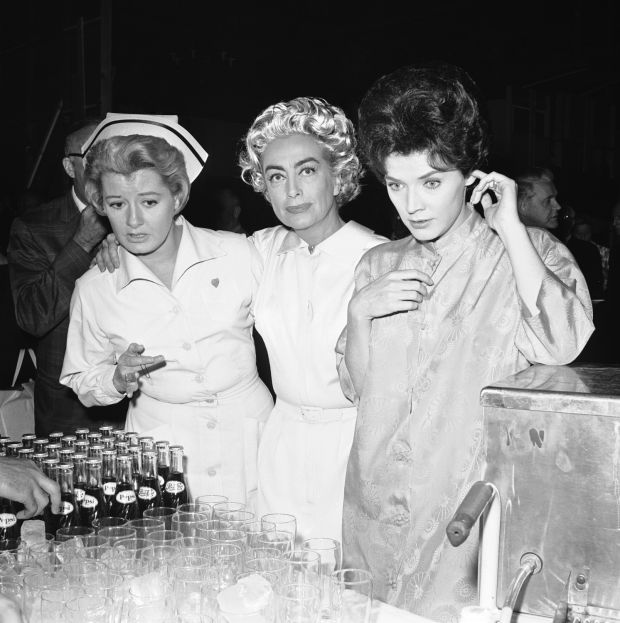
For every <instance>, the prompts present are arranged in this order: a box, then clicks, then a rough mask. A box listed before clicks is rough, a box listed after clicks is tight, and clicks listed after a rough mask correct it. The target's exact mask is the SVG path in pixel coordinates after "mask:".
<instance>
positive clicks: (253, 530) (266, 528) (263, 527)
mask: <svg viewBox="0 0 620 623" xmlns="http://www.w3.org/2000/svg"><path fill="white" fill-rule="evenodd" d="M275 529H276V524H274V523H271V522H269V521H264V522H263V521H261V520H260V519H251V520H250V521H245V522H243V524H241V530H243V531H244V532H245V544H246V548H247V549H248V550H251V549H254V548H255V547H261V545H262V544H261V543H259V539H262V538H263V537H264V533H265V532H274V531H275Z"/></svg>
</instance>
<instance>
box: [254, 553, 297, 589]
mask: <svg viewBox="0 0 620 623" xmlns="http://www.w3.org/2000/svg"><path fill="white" fill-rule="evenodd" d="M245 568H246V569H247V571H252V572H255V573H258V574H262V573H264V572H267V573H271V574H273V575H275V576H276V578H277V582H276V586H275V589H276V591H277V590H278V588H279V587H280V586H282V585H283V584H285V583H286V572H287V562H286V560H284V559H283V558H271V557H268V556H264V557H261V558H251V559H249V560H246V561H245Z"/></svg>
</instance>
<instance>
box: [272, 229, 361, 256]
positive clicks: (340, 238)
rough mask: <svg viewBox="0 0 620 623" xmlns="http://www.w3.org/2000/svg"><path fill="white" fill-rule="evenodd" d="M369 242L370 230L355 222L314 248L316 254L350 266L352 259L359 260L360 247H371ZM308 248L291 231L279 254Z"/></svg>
mask: <svg viewBox="0 0 620 623" xmlns="http://www.w3.org/2000/svg"><path fill="white" fill-rule="evenodd" d="M368 241H369V237H368V229H367V228H366V227H364V226H362V225H360V224H359V223H356V222H355V221H349V222H347V223H345V224H344V225H343V226H342V227H341V228H340V229H339V230H338V231H336V232H334V233H333V234H332V235H331V236H330V237H329V238H326V239H325V240H323V242H320V243H319V244H317V245H316V246H315V248H314V253H316V252H317V251H320V252H321V253H327V254H328V255H331V256H332V257H334V258H335V259H337V260H341V261H342V262H343V263H345V264H350V263H351V258H352V257H354V258H355V259H356V261H357V259H359V250H360V247H362V248H363V247H364V246H365V245H366V246H369V245H368ZM307 248H308V244H307V243H305V242H304V241H303V240H302V239H301V238H300V237H299V236H298V235H297V234H296V233H295V232H294V231H293V230H290V231H289V232H288V233H287V234H286V236H285V238H284V240H283V241H282V244H281V245H280V248H279V250H278V254H280V253H288V252H289V251H294V250H295V249H307Z"/></svg>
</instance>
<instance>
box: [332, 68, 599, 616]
mask: <svg viewBox="0 0 620 623" xmlns="http://www.w3.org/2000/svg"><path fill="white" fill-rule="evenodd" d="M359 118H360V126H359V132H360V143H361V147H362V154H363V156H364V157H365V159H366V162H367V163H368V166H369V168H370V169H371V170H372V171H373V172H374V173H375V175H376V176H377V177H378V179H379V180H380V181H381V182H382V183H383V184H385V186H386V189H387V192H388V195H389V198H390V200H391V201H392V203H393V204H394V206H395V208H396V210H397V212H398V215H399V217H400V219H401V220H402V222H403V224H404V225H405V226H406V227H407V229H408V230H409V232H410V234H411V235H410V236H408V237H406V238H403V239H401V240H397V241H394V242H388V243H386V244H383V245H380V246H377V247H375V248H373V249H371V250H370V251H368V252H367V253H366V254H365V255H364V256H363V257H362V259H361V261H360V263H359V264H358V266H357V268H356V278H355V293H354V295H353V297H352V299H351V301H350V303H349V306H348V317H347V327H346V330H345V331H344V332H343V334H342V336H341V338H340V340H339V344H338V352H339V356H340V380H341V384H342V387H343V389H344V391H345V394H346V395H347V396H348V397H349V398H351V399H352V400H353V401H354V402H355V403H356V404H357V405H358V418H357V424H356V430H355V436H354V441H353V446H352V450H351V454H350V457H349V463H348V467H347V476H346V484H345V500H344V519H343V531H344V544H343V547H344V558H345V562H344V564H345V566H349V567H362V568H367V569H369V570H370V571H371V572H372V575H373V581H374V590H375V596H376V597H378V598H379V599H381V600H384V601H387V602H389V603H391V604H393V605H396V606H399V607H401V608H405V609H407V610H410V611H412V612H414V613H416V614H418V615H422V616H425V617H428V618H430V619H433V620H436V621H456V620H457V619H458V616H459V612H460V610H461V609H462V607H463V606H466V605H471V604H474V603H476V602H477V592H476V591H477V588H476V581H477V580H476V571H477V539H475V538H472V537H474V535H473V534H472V535H471V536H470V538H469V539H468V540H467V541H466V542H465V543H464V544H463V545H461V546H460V547H459V548H453V547H452V546H451V545H450V544H449V543H448V541H447V539H446V535H445V528H446V525H447V523H448V522H449V520H450V519H451V517H452V515H453V513H454V512H455V510H456V508H457V506H458V504H459V503H460V502H461V501H462V499H463V497H464V496H465V494H466V493H467V491H468V490H469V488H470V486H471V484H472V483H473V482H475V481H476V480H479V479H480V478H481V477H482V474H483V467H484V450H483V434H482V433H483V426H482V408H481V406H480V402H479V397H480V391H481V389H482V388H483V387H485V386H486V385H488V384H490V383H492V382H493V381H496V380H499V379H501V378H503V377H506V376H508V375H510V374H513V373H516V372H518V371H519V370H522V369H524V368H526V367H527V366H529V365H531V364H534V363H538V364H568V363H570V362H571V361H573V360H574V359H575V357H577V355H578V354H579V353H580V351H581V349H582V348H583V347H584V345H585V344H586V342H587V340H588V337H589V336H590V334H591V333H592V330H593V326H592V307H591V301H590V298H589V295H588V290H587V287H586V283H585V280H584V278H583V275H582V274H581V272H580V270H579V268H578V267H577V265H576V263H575V261H574V259H573V257H572V256H571V254H570V252H569V251H568V250H567V249H566V247H565V246H563V245H562V244H560V243H559V242H558V241H557V239H556V238H554V237H553V236H552V235H550V234H549V233H548V232H547V231H545V230H543V229H539V228H526V227H525V226H524V225H523V224H522V223H521V222H520V220H519V217H518V213H517V202H516V184H515V182H514V181H513V180H511V179H509V178H508V177H506V176H504V175H502V174H501V173H498V172H491V173H487V172H485V171H483V170H482V169H481V167H483V166H484V163H485V159H486V156H487V153H488V131H487V127H486V125H485V122H484V119H483V116H482V114H481V112H480V108H479V104H478V99H477V89H476V86H475V84H474V83H473V81H472V80H471V79H470V77H469V76H468V75H467V73H466V72H465V71H463V70H462V69H461V68H459V67H455V66H451V65H447V64H429V65H421V66H417V67H416V66H414V67H404V68H401V69H399V70H396V71H394V72H393V73H392V74H389V75H386V76H384V77H382V78H380V79H379V80H378V81H377V82H376V83H375V84H374V85H373V86H372V87H371V88H370V90H369V91H368V92H367V94H366V95H365V96H364V98H363V100H362V102H361V105H360V109H359ZM474 185H475V189H474V190H473V192H472V194H471V197H467V192H468V188H469V187H473V186H474ZM491 192H492V193H493V194H491ZM479 202H481V207H479V211H478V210H477V209H475V208H474V207H473V205H474V204H478V203H479Z"/></svg>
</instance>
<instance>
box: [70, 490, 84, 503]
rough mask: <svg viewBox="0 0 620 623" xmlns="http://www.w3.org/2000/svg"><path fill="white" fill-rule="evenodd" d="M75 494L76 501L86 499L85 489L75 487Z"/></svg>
mask: <svg viewBox="0 0 620 623" xmlns="http://www.w3.org/2000/svg"><path fill="white" fill-rule="evenodd" d="M73 494H74V495H75V501H76V502H82V501H83V500H84V489H74V490H73Z"/></svg>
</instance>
